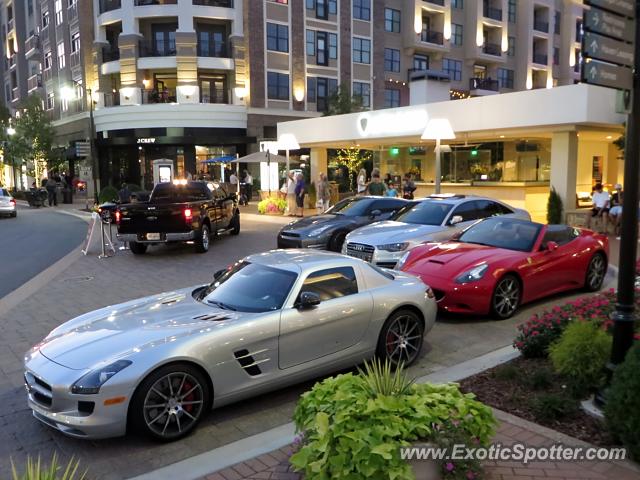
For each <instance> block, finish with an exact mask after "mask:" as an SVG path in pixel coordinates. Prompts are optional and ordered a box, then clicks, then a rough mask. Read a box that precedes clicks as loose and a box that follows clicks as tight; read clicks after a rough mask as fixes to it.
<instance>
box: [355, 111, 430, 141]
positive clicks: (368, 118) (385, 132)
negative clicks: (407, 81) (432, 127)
mask: <svg viewBox="0 0 640 480" xmlns="http://www.w3.org/2000/svg"><path fill="white" fill-rule="evenodd" d="M427 120H429V115H427V111H426V110H424V109H419V110H418V109H416V110H409V111H407V110H403V111H399V112H392V111H389V112H385V111H377V112H362V113H361V114H360V115H358V119H357V122H358V123H357V127H358V133H359V134H360V136H361V137H378V136H385V137H389V136H394V135H399V136H409V135H415V134H417V133H420V134H421V133H422V132H423V131H424V129H425V128H426V126H427Z"/></svg>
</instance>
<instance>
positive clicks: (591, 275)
mask: <svg viewBox="0 0 640 480" xmlns="http://www.w3.org/2000/svg"><path fill="white" fill-rule="evenodd" d="M606 273H607V259H606V258H605V256H604V255H603V254H602V253H600V252H598V253H596V254H595V255H594V256H593V257H591V260H590V261H589V266H588V267H587V275H586V278H585V279H584V288H585V290H587V291H588V292H595V291H597V290H600V288H601V287H602V283H603V282H604V277H605V275H606Z"/></svg>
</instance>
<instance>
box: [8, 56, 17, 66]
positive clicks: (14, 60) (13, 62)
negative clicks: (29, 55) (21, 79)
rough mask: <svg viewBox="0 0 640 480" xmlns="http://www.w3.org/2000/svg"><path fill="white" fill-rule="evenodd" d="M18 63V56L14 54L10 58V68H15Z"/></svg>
mask: <svg viewBox="0 0 640 480" xmlns="http://www.w3.org/2000/svg"><path fill="white" fill-rule="evenodd" d="M17 61H18V56H17V55H16V54H15V53H14V54H12V55H11V56H10V57H9V68H12V67H15V66H16V62H17Z"/></svg>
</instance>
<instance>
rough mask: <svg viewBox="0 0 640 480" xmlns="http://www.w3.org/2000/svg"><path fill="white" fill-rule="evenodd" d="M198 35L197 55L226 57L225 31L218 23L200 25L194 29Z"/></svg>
mask: <svg viewBox="0 0 640 480" xmlns="http://www.w3.org/2000/svg"><path fill="white" fill-rule="evenodd" d="M196 34H197V36H198V56H199V57H226V56H227V47H226V37H227V34H226V31H225V29H224V27H221V26H218V25H206V26H205V25H200V28H198V29H197V30H196Z"/></svg>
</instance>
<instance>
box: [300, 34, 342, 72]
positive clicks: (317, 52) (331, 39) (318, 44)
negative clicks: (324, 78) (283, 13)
mask: <svg viewBox="0 0 640 480" xmlns="http://www.w3.org/2000/svg"><path fill="white" fill-rule="evenodd" d="M306 44H307V55H309V56H311V57H313V56H315V57H316V65H329V59H334V60H335V59H337V58H338V36H337V35H336V34H335V33H328V32H316V31H315V30H307V42H306Z"/></svg>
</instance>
